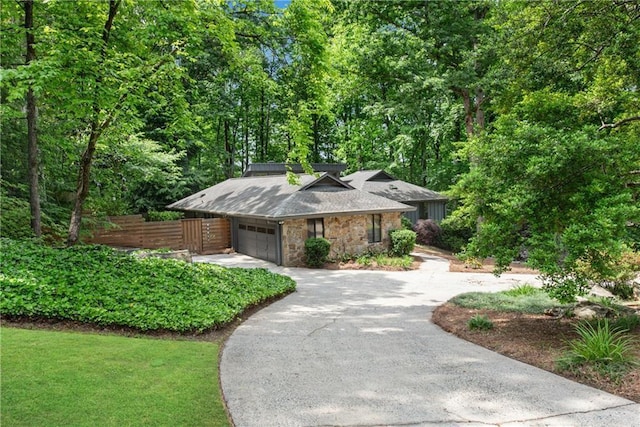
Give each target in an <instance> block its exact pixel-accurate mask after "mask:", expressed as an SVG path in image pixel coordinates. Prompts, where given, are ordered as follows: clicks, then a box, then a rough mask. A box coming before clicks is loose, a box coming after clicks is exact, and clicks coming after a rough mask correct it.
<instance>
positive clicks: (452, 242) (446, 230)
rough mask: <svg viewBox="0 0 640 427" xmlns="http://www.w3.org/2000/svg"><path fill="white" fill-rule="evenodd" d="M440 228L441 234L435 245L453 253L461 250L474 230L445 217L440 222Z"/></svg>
mask: <svg viewBox="0 0 640 427" xmlns="http://www.w3.org/2000/svg"><path fill="white" fill-rule="evenodd" d="M440 229H441V230H442V234H441V236H440V240H439V241H438V242H437V244H436V246H437V247H439V248H442V249H446V250H448V251H451V252H454V253H458V252H462V250H463V249H464V247H465V246H466V245H467V243H469V239H471V237H472V236H473V233H474V232H475V230H474V228H473V227H467V226H464V225H461V224H458V223H454V222H453V221H448V220H447V218H445V219H443V220H442V222H441V223H440Z"/></svg>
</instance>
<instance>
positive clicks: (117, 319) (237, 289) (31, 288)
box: [0, 239, 295, 332]
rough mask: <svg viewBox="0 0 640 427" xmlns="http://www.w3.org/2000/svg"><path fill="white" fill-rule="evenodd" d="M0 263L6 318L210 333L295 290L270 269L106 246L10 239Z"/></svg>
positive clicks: (0, 307) (0, 308) (4, 244)
mask: <svg viewBox="0 0 640 427" xmlns="http://www.w3.org/2000/svg"><path fill="white" fill-rule="evenodd" d="M0 265H1V267H0V275H1V276H0V283H1V291H2V296H1V299H0V311H2V314H3V315H4V316H24V317H45V318H53V319H68V320H77V321H81V322H89V323H95V324H98V325H118V326H129V327H132V328H137V329H141V330H158V329H166V330H171V331H181V332H182V331H204V330H207V329H211V328H215V327H218V326H221V325H224V324H225V323H228V322H230V321H231V320H233V319H234V318H235V317H236V316H238V315H239V314H240V313H242V311H243V310H244V309H246V308H247V307H249V306H251V305H255V304H258V303H260V302H263V301H265V300H267V299H269V298H272V297H274V296H278V295H283V294H286V293H288V292H291V291H293V290H294V289H295V282H294V281H293V280H291V279H290V278H288V277H285V276H280V275H277V274H274V273H271V272H269V271H267V270H265V269H241V268H232V269H229V268H223V267H220V266H215V265H212V264H203V263H196V264H189V263H185V262H182V261H176V260H164V259H157V258H145V259H139V258H136V257H135V256H132V255H129V254H126V253H123V252H119V251H116V250H113V249H109V248H107V247H103V246H78V247H74V248H68V249H57V248H50V247H46V246H42V245H39V244H37V243H32V242H30V241H12V240H7V239H3V240H2V251H1V256H0Z"/></svg>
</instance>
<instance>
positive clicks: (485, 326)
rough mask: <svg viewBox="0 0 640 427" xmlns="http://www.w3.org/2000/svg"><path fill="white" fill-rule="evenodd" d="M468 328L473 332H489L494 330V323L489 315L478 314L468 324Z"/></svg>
mask: <svg viewBox="0 0 640 427" xmlns="http://www.w3.org/2000/svg"><path fill="white" fill-rule="evenodd" d="M467 327H468V328H469V329H471V330H480V331H488V330H489V329H493V322H492V321H491V319H489V318H488V317H487V315H486V314H485V315H482V316H481V315H479V314H476V315H475V316H473V317H472V318H471V319H469V321H468V322H467Z"/></svg>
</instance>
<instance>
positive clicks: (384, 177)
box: [342, 170, 447, 224]
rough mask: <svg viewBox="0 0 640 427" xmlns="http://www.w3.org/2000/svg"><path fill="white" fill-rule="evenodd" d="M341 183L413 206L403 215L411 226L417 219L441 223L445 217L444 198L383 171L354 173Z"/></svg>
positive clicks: (445, 202)
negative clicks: (409, 221)
mask: <svg viewBox="0 0 640 427" xmlns="http://www.w3.org/2000/svg"><path fill="white" fill-rule="evenodd" d="M342 181H344V182H346V183H348V184H349V185H351V186H352V187H354V188H357V189H358V190H362V191H366V192H367V193H371V194H375V195H377V196H381V197H385V198H387V199H391V200H395V201H396V202H400V203H403V204H405V205H410V206H414V207H415V208H416V209H415V210H413V211H408V212H406V213H405V216H406V217H407V218H409V219H410V220H411V222H412V223H413V224H415V223H416V222H417V221H418V219H433V220H434V221H441V220H442V219H443V218H444V217H445V215H446V204H447V197H446V196H443V195H442V194H439V193H436V192H435V191H432V190H428V189H426V188H423V187H420V186H417V185H414V184H411V183H409V182H406V181H401V180H399V179H396V178H394V177H393V176H391V175H389V174H388V173H387V172H385V171H383V170H365V171H359V172H354V173H352V174H350V175H347V176H344V177H342Z"/></svg>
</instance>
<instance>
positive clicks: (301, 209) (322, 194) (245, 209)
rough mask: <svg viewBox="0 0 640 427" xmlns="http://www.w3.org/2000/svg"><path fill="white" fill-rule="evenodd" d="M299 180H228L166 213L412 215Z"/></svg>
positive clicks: (334, 182) (361, 194) (322, 180)
mask: <svg viewBox="0 0 640 427" xmlns="http://www.w3.org/2000/svg"><path fill="white" fill-rule="evenodd" d="M299 178H300V184H299V185H292V184H289V183H288V182H287V177H286V176H284V175H273V176H261V177H245V178H233V179H228V180H226V181H224V182H221V183H219V184H216V185H214V186H212V187H209V188H207V189H205V190H202V191H199V192H197V193H195V194H193V195H191V196H189V197H186V198H184V199H182V200H179V201H177V202H175V203H172V204H171V205H169V206H168V208H169V209H175V210H184V211H197V212H206V213H211V214H216V215H226V216H239V217H252V218H265V219H273V220H279V219H291V218H305V217H314V216H316V217H317V216H327V215H345V214H366V213H381V212H406V211H411V210H415V208H414V207H412V206H408V205H404V204H402V203H398V202H396V201H393V200H390V199H387V198H384V197H381V196H377V195H375V194H370V193H367V192H365V191H360V190H357V189H353V188H352V187H351V186H350V185H348V184H346V183H344V182H342V181H340V180H338V179H336V178H333V177H331V176H330V175H328V174H326V173H325V174H323V175H321V176H320V177H319V178H316V177H314V176H311V175H299Z"/></svg>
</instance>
